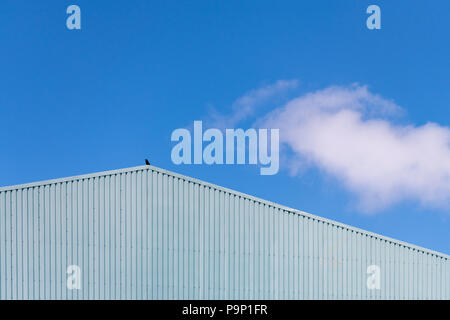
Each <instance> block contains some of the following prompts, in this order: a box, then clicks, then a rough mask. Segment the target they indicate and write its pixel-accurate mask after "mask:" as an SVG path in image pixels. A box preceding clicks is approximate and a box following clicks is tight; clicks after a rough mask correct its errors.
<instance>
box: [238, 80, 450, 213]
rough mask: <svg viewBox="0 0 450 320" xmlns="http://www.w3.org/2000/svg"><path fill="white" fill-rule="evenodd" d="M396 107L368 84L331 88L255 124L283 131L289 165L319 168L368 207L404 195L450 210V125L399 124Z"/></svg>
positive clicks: (375, 208)
mask: <svg viewBox="0 0 450 320" xmlns="http://www.w3.org/2000/svg"><path fill="white" fill-rule="evenodd" d="M400 112H402V109H401V108H400V107H399V106H397V105H396V104H395V103H394V102H392V101H390V100H387V99H384V98H383V97H381V96H379V95H376V94H373V93H371V92H370V91H369V90H368V89H367V87H365V86H360V85H352V86H349V87H341V86H333V87H329V88H326V89H323V90H319V91H316V92H312V93H308V94H305V95H303V96H301V97H299V98H296V99H293V100H291V101H289V102H288V103H287V104H286V105H284V106H283V107H280V108H278V109H275V110H274V111H272V112H271V113H269V114H268V115H266V116H265V117H263V118H261V119H260V120H258V121H257V124H258V126H260V127H265V128H279V129H280V143H282V144H284V145H286V146H288V148H289V149H291V150H292V151H293V153H292V154H293V155H292V156H289V159H288V160H289V161H287V163H288V165H289V166H290V169H293V170H295V169H297V168H298V167H300V166H303V165H304V164H305V163H306V164H308V165H312V166H315V167H317V168H319V169H321V171H323V172H325V173H326V174H328V175H331V176H333V177H335V178H336V179H337V180H338V181H339V182H340V183H341V184H342V185H343V186H344V187H345V188H346V189H347V190H349V191H350V192H351V193H353V194H355V195H356V196H357V198H358V199H359V201H358V203H359V205H360V208H361V209H362V210H364V211H366V212H375V211H378V210H381V209H384V208H386V207H388V206H390V205H393V204H396V203H399V202H401V201H404V200H413V201H418V202H420V203H421V204H422V205H424V206H428V207H448V205H449V199H450V144H449V143H450V129H449V128H447V127H444V126H440V125H438V124H436V123H427V124H425V125H422V126H413V125H399V124H396V123H395V122H394V121H393V119H392V116H393V115H396V114H398V113H400ZM246 113H247V111H243V114H246ZM237 118H239V117H237Z"/></svg>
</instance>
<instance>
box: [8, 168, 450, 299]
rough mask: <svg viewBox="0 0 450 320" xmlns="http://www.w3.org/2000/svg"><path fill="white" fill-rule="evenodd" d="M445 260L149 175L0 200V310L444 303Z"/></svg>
mask: <svg viewBox="0 0 450 320" xmlns="http://www.w3.org/2000/svg"><path fill="white" fill-rule="evenodd" d="M449 259H450V257H449V256H447V255H444V254H441V253H438V252H434V251H431V250H427V249H424V248H420V247H417V246H414V245H410V244H407V243H404V242H401V241H397V240H393V239H390V238H387V237H384V236H380V235H377V234H374V233H370V232H366V231H363V230H360V229H357V228H353V227H350V226H347V225H343V224H340V223H337V222H334V221H331V220H327V219H323V218H320V217H317V216H313V215H311V214H308V213H305V212H301V211H298V210H294V209H290V208H287V207H284V206H280V205H277V204H275V203H272V202H268V201H265V200H261V199H257V198H254V197H252V196H248V195H245V194H241V193H238V192H235V191H232V190H228V189H225V188H221V187H218V186H215V185H212V184H209V183H205V182H202V181H199V180H195V179H192V178H188V177H185V176H182V175H179V174H175V173H171V172H168V171H165V170H162V169H159V168H155V167H153V166H141V167H134V168H128V169H122V170H114V171H109V172H101V173H95V174H90V175H83V176H77V177H71V178H64V179H57V180H51V181H44V182H38V183H31V184H25V185H20V186H13V187H5V188H0V299H450V260H449Z"/></svg>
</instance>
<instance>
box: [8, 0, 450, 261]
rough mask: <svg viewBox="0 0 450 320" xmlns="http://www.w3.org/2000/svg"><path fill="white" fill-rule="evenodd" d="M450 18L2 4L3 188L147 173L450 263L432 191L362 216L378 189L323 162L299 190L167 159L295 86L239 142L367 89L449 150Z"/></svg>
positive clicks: (442, 10) (246, 123) (309, 5)
mask: <svg viewBox="0 0 450 320" xmlns="http://www.w3.org/2000/svg"><path fill="white" fill-rule="evenodd" d="M70 4H77V5H79V6H80V8H81V19H82V29H81V30H72V31H70V30H68V29H67V28H66V18H67V16H68V15H67V14H66V8H67V6H69V5H70ZM370 4H377V5H379V6H380V8H381V24H382V28H381V30H368V29H367V28H366V24H365V20H366V18H367V16H368V15H367V14H366V13H365V10H366V8H367V6H368V5H370ZM449 9H450V3H449V2H448V1H434V2H432V3H426V2H411V1H395V2H393V1H375V2H374V1H370V2H369V1H277V2H275V1H271V2H269V1H261V0H260V1H245V2H243V1H221V2H217V1H195V2H193V1H191V2H188V1H159V2H156V1H114V2H111V1H81V0H80V1H76V2H68V1H58V2H56V1H55V2H51V1H40V2H37V1H34V2H31V1H2V2H1V3H0V39H1V50H0V107H1V109H0V110H1V116H0V133H1V136H2V137H3V139H1V142H0V147H1V150H2V157H0V165H1V168H2V170H0V185H1V186H6V185H13V184H20V183H26V182H32V181H39V180H46V179H50V178H58V177H65V176H72V175H77V174H84V173H91V172H96V171H104V170H109V169H116V168H123V167H131V166H135V165H141V164H143V160H144V158H149V159H150V162H151V163H152V164H154V165H156V166H158V167H162V168H165V169H168V170H173V171H176V172H179V173H182V174H186V175H189V176H193V177H196V178H199V179H202V180H205V181H208V182H212V183H216V184H219V185H221V186H224V187H228V188H232V189H235V190H238V191H241V192H244V193H248V194H251V195H255V196H258V197H261V198H264V199H268V200H271V201H274V202H277V203H280V204H283V205H287V206H290V207H293V208H297V209H301V210H304V211H308V212H310V213H313V214H317V215H320V216H323V217H327V218H330V219H334V220H337V221H340V222H343V223H347V224H350V225H353V226H357V227H360V228H363V229H366V230H369V231H372V232H376V233H381V234H384V235H387V236H390V237H393V238H397V239H400V240H403V241H407V242H411V243H414V244H417V245H420V246H424V247H427V248H431V249H434V250H438V251H442V252H445V253H447V254H450V232H449V230H450V209H449V208H448V206H447V205H441V203H439V204H438V205H436V201H434V200H432V201H431V203H430V202H427V201H424V199H422V198H421V196H420V191H421V190H422V189H420V188H419V189H417V190H418V191H417V190H416V192H412V193H411V194H409V195H408V196H407V197H401V196H398V197H397V198H398V199H397V198H396V201H387V204H386V205H383V206H381V208H376V209H374V210H369V211H370V212H367V210H365V209H364V208H362V207H361V206H360V205H359V203H360V198H361V194H362V193H364V192H365V190H363V189H361V190H358V188H359V187H360V186H362V187H361V188H363V187H364V186H366V185H365V184H364V183H362V184H356V186H353V188H351V187H349V185H348V180H346V177H347V178H348V175H346V173H343V174H342V175H340V173H336V172H334V173H333V172H331V171H330V170H329V168H330V167H329V166H327V165H324V166H321V165H318V163H317V161H316V162H315V161H312V163H310V164H309V165H307V166H306V168H304V170H302V172H301V173H299V174H297V175H295V176H293V175H291V174H290V170H289V165H288V164H287V163H286V162H283V161H282V162H281V164H280V172H279V173H278V174H277V175H274V176H261V175H259V169H258V168H257V167H256V166H249V165H246V166H237V165H236V166H217V165H216V166H207V165H201V166H198V165H196V166H194V165H191V166H188V165H184V166H183V165H181V166H176V165H174V164H173V163H172V161H171V157H170V154H171V149H172V147H173V145H174V144H173V143H172V142H171V141H170V135H171V133H172V131H173V130H175V129H176V128H181V127H187V126H189V125H192V122H193V121H194V120H207V119H208V118H209V117H210V112H211V111H210V110H211V108H214V109H215V110H217V111H219V112H220V113H221V114H225V115H227V114H231V113H232V112H233V108H232V106H233V103H234V102H235V101H236V100H237V99H238V98H240V97H243V96H246V95H247V94H248V93H249V92H252V90H258V89H260V88H264V87H267V86H270V85H271V84H274V83H276V82H277V81H279V80H289V81H292V80H296V81H298V86H297V87H296V88H295V89H293V90H290V91H289V92H286V93H283V94H281V95H280V96H279V97H277V98H275V99H273V100H271V101H269V102H267V103H264V104H263V105H262V106H261V107H260V108H257V109H255V111H254V114H253V115H252V116H251V117H249V118H246V119H244V120H243V121H242V122H241V123H239V124H237V125H238V126H239V127H242V128H249V127H251V126H252V125H254V124H255V122H256V121H258V120H259V119H262V118H264V117H265V116H266V115H267V114H270V112H271V111H272V110H283V107H284V105H285V103H287V102H288V101H292V99H295V98H297V97H304V96H305V95H307V94H309V93H321V92H323V90H325V89H327V88H329V87H333V86H334V87H337V88H341V89H342V90H346V89H348V88H350V87H351V85H352V84H354V83H358V84H359V86H360V87H361V88H367V90H368V92H369V93H370V95H374V96H380V97H382V98H383V99H385V100H386V101H391V102H392V103H395V105H396V106H399V107H400V108H401V109H402V115H400V116H395V117H392V118H388V119H385V118H383V120H382V121H385V122H384V123H385V124H388V125H391V126H393V128H405V127H406V126H408V125H409V126H412V128H413V129H414V128H420V127H421V126H423V125H425V124H426V123H429V122H431V123H435V124H438V125H439V128H440V130H441V131H443V135H444V136H445V134H446V128H447V127H450V112H449V111H448V101H450V90H448V87H447V86H448V84H449V82H448V75H449V74H450V65H449V63H448V57H449V56H450V45H449V44H448V30H450V20H449V19H448V12H449ZM253 92H254V91H253ZM278 124H279V122H278ZM325 129H326V128H324V130H325ZM280 138H281V139H282V140H283V127H281V128H280ZM431 139H432V138H431ZM444 140H445V139H444ZM301 141H303V140H301V139H300V142H299V143H300V146H302V145H301ZM296 142H298V141H294V142H292V141H291V142H290V143H291V146H292V144H293V143H294V144H295V143H296ZM413 142H414V140H413ZM432 142H433V141H429V143H430V144H431V145H432V144H433V143H432ZM425 144H428V142H427V141H425ZM368 145H370V143H369V142H368ZM411 145H412V147H411ZM422 145H423V144H422ZM286 147H287V148H288V149H289V143H288V144H287V145H286ZM373 148H376V146H375V145H374V147H373ZM411 148H412V149H411ZM438 149H439V148H438ZM314 150H316V149H314ZM408 150H414V143H409V149H408ZM439 150H440V151H442V150H443V151H446V150H447V146H440V149H439ZM439 150H438V151H439ZM411 152H413V151H411ZM436 154H439V153H436ZM436 154H434V153H433V157H435V158H433V159H432V160H434V161H435V162H431V164H434V163H437V164H436V166H437V167H439V168H441V166H442V169H439V170H440V171H439V170H438V171H437V173H436V174H437V178H442V179H443V180H445V179H446V171H445V170H446V168H445V166H444V165H443V164H442V163H443V162H444V160H445V157H443V158H442V160H441V159H440V157H437V156H436ZM444 155H446V154H445V152H444ZM285 156H289V155H285ZM386 156H387V157H389V156H391V155H390V154H387V155H386ZM439 174H441V175H442V177H441V176H439ZM413 176H414V174H413ZM361 179H364V176H363V177H362V178H361ZM422 179H425V180H426V179H427V178H426V177H425V178H422ZM358 181H359V180H358ZM394 182H395V181H394ZM397 182H398V181H397ZM423 182H424V183H423V184H422V186H423V185H425V186H428V185H429V183H432V181H431V182H430V181H423ZM402 187H405V186H404V185H403V186H402V185H398V184H395V183H394V184H393V188H392V190H390V191H391V192H392V194H394V196H396V195H395V193H396V192H398V193H399V194H400V193H402V190H401V189H402ZM406 187H407V186H406ZM396 188H398V190H397V189H396ZM445 188H446V183H445V182H444V183H443V187H442V190H444V189H445ZM377 190H378V191H379V189H377ZM396 190H397V191H396ZM442 190H441V189H440V191H442ZM442 192H443V194H442V195H441V198H443V199H441V200H442V201H440V202H446V200H447V198H448V197H447V194H446V193H445V190H444V191H442ZM369 195H371V193H369ZM438 202H439V201H438Z"/></svg>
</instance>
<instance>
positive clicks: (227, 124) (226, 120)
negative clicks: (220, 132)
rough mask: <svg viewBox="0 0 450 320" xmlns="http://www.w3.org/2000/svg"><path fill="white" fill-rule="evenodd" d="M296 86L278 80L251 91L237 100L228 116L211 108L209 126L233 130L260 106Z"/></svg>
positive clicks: (291, 81)
mask: <svg viewBox="0 0 450 320" xmlns="http://www.w3.org/2000/svg"><path fill="white" fill-rule="evenodd" d="M297 86H298V81H297V80H278V81H277V82H275V83H273V84H270V85H267V86H264V87H262V88H258V89H254V90H251V91H250V92H248V93H246V94H245V95H243V96H242V97H240V98H238V99H237V100H236V101H234V102H233V104H232V105H231V109H232V110H231V112H230V113H228V114H221V113H219V112H218V111H217V110H215V109H213V108H212V110H211V112H210V114H211V118H212V124H211V126H213V127H217V128H234V127H235V126H236V124H237V123H239V122H241V121H243V120H245V119H247V118H248V117H251V116H254V113H255V111H256V109H257V108H258V107H259V106H260V105H262V104H264V103H266V102H268V101H269V100H271V99H273V98H274V97H277V96H279V95H281V94H283V93H285V92H286V91H288V90H291V89H294V88H296V87H297Z"/></svg>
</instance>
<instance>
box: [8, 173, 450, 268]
mask: <svg viewBox="0 0 450 320" xmlns="http://www.w3.org/2000/svg"><path fill="white" fill-rule="evenodd" d="M149 169H150V170H153V171H157V172H160V173H162V174H167V175H170V176H173V177H177V178H180V179H184V180H186V181H191V182H193V183H197V184H201V185H204V186H207V187H210V188H214V189H216V190H221V191H223V192H227V193H229V194H234V195H236V196H240V197H244V198H247V199H249V200H253V201H256V202H259V203H261V204H266V205H269V206H272V207H274V208H278V209H280V210H284V211H288V212H292V213H296V214H299V215H302V216H305V217H308V218H311V219H314V220H318V221H322V222H324V223H329V224H332V225H335V226H337V227H340V228H343V229H347V230H350V231H354V232H358V233H361V234H366V235H368V236H371V237H375V238H377V239H380V240H384V241H388V242H390V243H395V244H398V245H402V246H404V247H408V248H411V249H415V250H419V251H422V252H424V253H429V254H433V255H435V256H440V257H442V258H445V259H447V260H449V261H450V255H447V254H445V253H442V252H439V251H435V250H431V249H427V248H424V247H420V246H417V245H414V244H411V243H408V242H404V241H401V240H397V239H394V238H390V237H387V236H383V235H380V234H377V233H374V232H371V231H367V230H364V229H360V228H357V227H353V226H350V225H347V224H344V223H341V222H338V221H335V220H332V219H328V218H324V217H321V216H317V215H314V214H311V213H308V212H305V211H301V210H298V209H294V208H290V207H287V206H284V205H281V204H278V203H276V202H272V201H269V200H264V199H261V198H258V197H255V196H252V195H249V194H246V193H242V192H239V191H236V190H233V189H229V188H225V187H221V186H218V185H215V184H213V183H210V182H205V181H202V180H199V179H196V178H192V177H189V176H185V175H182V174H180V173H176V172H172V171H168V170H166V169H162V168H159V167H155V166H153V165H143V166H135V167H129V168H123V169H115V170H108V171H101V172H95V173H89V174H82V175H76V176H71V177H64V178H57V179H50V180H43V181H38V182H31V183H25V184H19V185H12V186H5V187H1V188H0V192H6V191H13V190H18V189H28V188H34V187H39V186H46V185H51V184H57V183H63V182H69V181H74V180H83V179H89V178H97V177H102V176H109V175H114V174H121V173H127V172H133V171H142V170H149Z"/></svg>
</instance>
